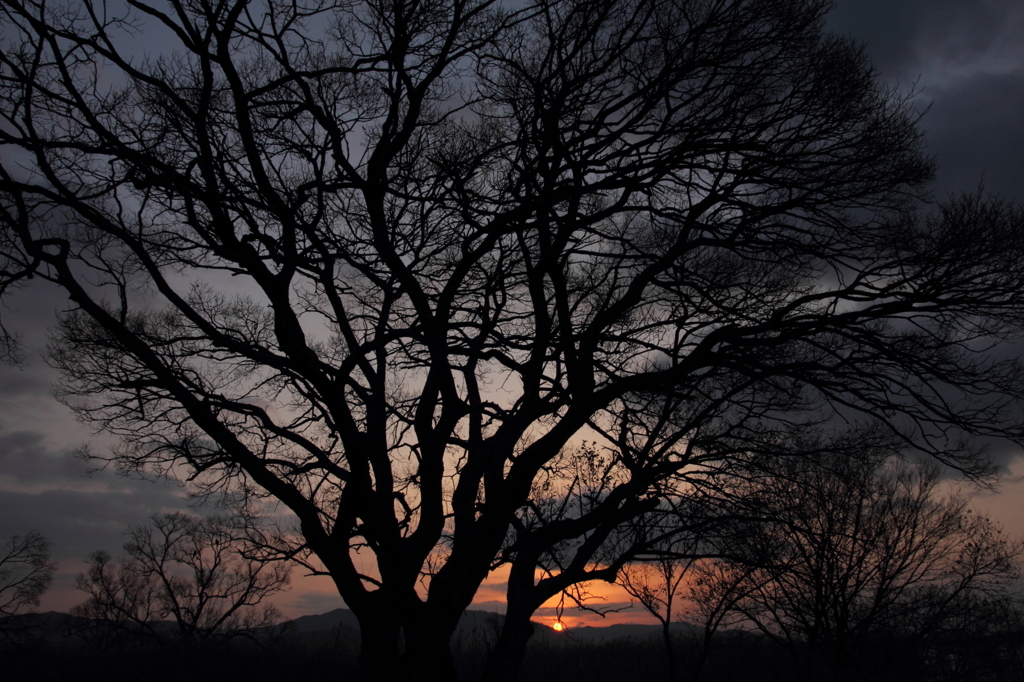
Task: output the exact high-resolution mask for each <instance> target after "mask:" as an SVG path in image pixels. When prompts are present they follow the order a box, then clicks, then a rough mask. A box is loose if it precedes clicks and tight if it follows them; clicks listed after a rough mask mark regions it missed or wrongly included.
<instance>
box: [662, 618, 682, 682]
mask: <svg viewBox="0 0 1024 682" xmlns="http://www.w3.org/2000/svg"><path fill="white" fill-rule="evenodd" d="M669 613H670V614H671V613H672V609H671V607H670V608H669ZM670 626H671V622H669V621H668V620H663V621H661V638H662V641H664V642H665V655H666V656H667V657H668V679H669V682H679V670H678V668H677V667H676V652H675V650H674V649H673V648H672V632H671V630H670Z"/></svg>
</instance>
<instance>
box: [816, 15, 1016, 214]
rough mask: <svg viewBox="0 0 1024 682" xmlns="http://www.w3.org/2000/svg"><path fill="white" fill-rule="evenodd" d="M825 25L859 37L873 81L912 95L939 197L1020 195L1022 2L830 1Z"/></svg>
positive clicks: (838, 31) (841, 32) (836, 30)
mask: <svg viewBox="0 0 1024 682" xmlns="http://www.w3.org/2000/svg"><path fill="white" fill-rule="evenodd" d="M828 25H829V28H830V29H831V30H833V31H835V32H837V33H840V34H843V35H848V36H851V37H853V38H854V39H856V40H859V41H862V42H863V43H864V44H865V45H866V47H867V51H868V54H869V56H870V58H871V60H872V62H873V63H874V64H875V66H876V67H877V68H878V69H879V71H880V77H881V78H882V80H883V81H885V82H887V83H889V84H893V85H896V86H897V87H899V88H900V89H901V90H902V91H903V92H904V93H910V92H911V91H913V92H915V93H916V96H915V105H916V106H917V107H918V108H919V109H920V110H922V111H924V110H925V109H927V110H928V111H927V113H926V115H925V116H924V118H923V120H922V124H921V125H922V129H923V130H925V132H926V135H927V137H926V139H927V144H928V152H929V153H930V154H932V155H934V156H935V157H936V159H937V160H938V162H939V165H940V170H939V173H938V177H937V182H936V190H937V193H938V196H939V197H942V196H943V195H945V194H946V193H947V192H959V191H973V190H975V189H977V187H978V186H979V184H980V183H981V181H982V178H983V177H984V180H985V186H986V189H988V190H989V191H992V192H997V193H1000V194H1003V195H1006V196H1008V197H1015V196H1016V197H1018V198H1020V197H1021V196H1022V195H1024V192H1022V191H1021V188H1022V187H1024V163H1022V162H1021V159H1022V158H1024V157H1022V153H1024V134H1022V132H1021V122H1022V121H1024V41H1022V40H1021V39H1020V36H1021V35H1024V3H1022V2H1020V0H903V1H901V2H891V1H888V0H839V2H838V3H837V5H836V8H835V10H834V12H833V13H832V14H831V15H830V16H829V20H828Z"/></svg>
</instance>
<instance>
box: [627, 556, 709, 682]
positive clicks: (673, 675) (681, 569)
mask: <svg viewBox="0 0 1024 682" xmlns="http://www.w3.org/2000/svg"><path fill="white" fill-rule="evenodd" d="M673 549H674V548H672V547H668V548H666V550H667V551H666V553H665V554H663V555H661V556H658V557H657V558H655V559H652V560H651V561H645V562H636V563H632V564H627V565H626V566H624V567H623V568H622V570H621V571H619V576H618V583H619V585H621V586H622V588H623V589H625V590H626V592H627V593H628V594H629V595H630V596H631V597H633V598H634V599H636V600H637V602H639V603H640V605H641V606H643V607H644V609H646V610H647V612H648V613H650V614H651V615H653V616H654V617H655V618H656V619H657V620H658V623H660V624H661V638H662V641H663V643H664V644H665V656H666V660H667V661H668V675H669V679H670V680H673V681H675V680H678V679H679V665H678V663H677V661H676V655H675V646H674V642H673V640H672V632H671V626H672V623H674V622H676V621H678V620H681V618H680V617H681V615H682V613H683V612H684V609H685V603H684V599H685V595H686V594H687V589H686V587H687V585H686V583H687V582H689V581H691V580H692V579H693V574H692V572H691V570H690V569H691V568H692V566H693V564H694V562H695V561H696V560H697V552H696V548H692V549H690V550H689V551H687V550H686V549H685V548H683V551H682V552H678V553H677V552H675V551H673ZM680 555H682V558H681V556H680Z"/></svg>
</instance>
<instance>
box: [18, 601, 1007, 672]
mask: <svg viewBox="0 0 1024 682" xmlns="http://www.w3.org/2000/svg"><path fill="white" fill-rule="evenodd" d="M328 615H329V614H328ZM484 615H485V616H486V614H484ZM66 618H67V617H66V616H61V615H60V614H46V618H45V619H43V622H42V624H41V626H40V627H39V628H38V629H37V630H36V631H35V636H33V637H31V638H25V639H23V640H22V641H20V642H19V643H18V644H17V646H10V645H8V646H6V647H4V648H3V649H2V650H0V679H2V680H5V681H8V682H20V681H22V680H25V681H29V680H31V681H33V682H34V681H39V682H49V681H53V682H93V681H95V682H101V681H102V682H122V681H123V682H150V681H151V682H182V681H185V680H187V681H188V682H206V681H207V680H209V681H211V682H213V681H216V682H264V681H266V682H285V681H286V682H307V681H308V682H321V681H324V682H349V681H352V682H358V680H359V674H358V664H357V651H358V633H357V631H356V630H355V628H354V627H353V625H352V624H351V623H350V622H348V620H347V618H345V617H342V618H337V617H334V618H331V617H328V616H316V617H311V619H310V620H306V621H305V622H303V619H300V621H298V622H296V623H295V624H293V625H292V626H290V627H289V628H288V629H287V630H286V631H284V632H283V633H280V634H279V636H278V637H276V638H275V639H274V640H273V641H266V642H263V643H262V644H261V645H257V644H254V643H252V642H249V641H241V640H235V641H232V642H219V643H213V644H203V645H200V644H190V645H185V644H181V643H165V644H162V645H158V644H152V643H150V644H141V645H139V644H136V645H130V646H126V645H123V644H122V645H120V646H117V645H113V644H107V645H106V646H105V647H98V646H97V645H96V643H95V642H91V643H90V642H86V641H84V640H83V639H82V638H81V637H78V636H75V635H68V634H67V632H68V631H67V625H68V624H67V622H66V620H64V619H66ZM316 619H320V620H319V621H317V620H316ZM494 625H495V623H493V622H489V621H488V619H487V618H486V617H480V616H478V617H477V620H476V621H472V622H468V623H467V627H465V628H463V629H462V630H460V632H459V633H457V635H456V637H455V638H454V640H453V644H454V649H455V654H456V658H457V663H458V666H459V669H460V670H459V672H460V680H463V681H467V682H468V681H472V682H476V681H477V680H479V679H480V674H481V671H482V669H483V664H484V660H485V658H486V652H487V648H488V641H489V638H490V637H493V632H494ZM61 628H64V629H63V631H62V629H61ZM655 633H656V631H655V630H654V629H653V628H650V629H645V628H632V629H630V628H628V627H626V628H619V629H617V630H616V629H607V630H606V629H601V628H586V629H580V630H577V631H576V632H570V633H567V635H554V633H551V632H550V631H548V630H546V629H544V630H540V629H539V630H538V634H537V635H536V636H535V637H534V638H533V639H532V640H531V643H530V647H529V650H528V652H527V658H526V661H525V663H524V668H523V670H522V675H521V677H520V679H522V680H528V681H529V682H548V681H552V680H558V681H560V680H573V681H576V680H581V681H585V682H605V681H607V682H613V681H614V682H633V681H637V682H640V681H643V682H660V681H665V682H690V680H693V679H694V677H693V674H692V673H693V668H694V665H695V664H696V662H697V661H698V660H699V658H700V656H699V652H700V648H699V641H698V639H697V637H696V635H697V631H696V630H695V629H692V628H688V627H685V626H682V627H679V628H677V629H676V631H675V633H674V640H675V651H674V655H675V657H676V661H677V665H678V670H679V675H678V677H677V678H676V680H675V681H672V680H671V679H670V677H669V674H668V670H669V668H668V663H667V656H666V651H665V648H664V645H663V643H662V641H661V640H660V639H658V638H657V637H656V636H652V635H654V634H655ZM490 641H493V640H490ZM696 679H698V680H700V681H701V682H725V681H730V682H731V681H735V682H751V681H757V682H775V681H778V682H783V681H785V682H790V681H797V682H801V681H804V680H806V681H808V682H810V681H812V680H815V681H817V680H824V681H835V682H860V681H862V680H863V681H864V682H868V681H870V682H889V681H890V680H891V681H892V682H897V681H898V682H932V681H935V682H944V681H947V680H948V681H950V682H954V681H957V682H959V681H962V682H988V681H991V682H1004V681H1005V682H1024V633H1020V632H1017V633H1012V634H1007V633H1003V634H1001V635H1000V636H999V637H996V638H992V639H991V640H988V641H974V642H966V641H962V638H961V639H960V640H958V639H957V638H955V637H953V638H950V639H949V640H948V641H946V642H944V643H942V644H941V645H940V646H936V645H935V644H934V643H933V644H931V645H929V646H928V647H924V646H921V645H919V643H916V642H913V641H893V640H888V641H879V642H875V643H873V644H872V645H871V646H869V647H866V648H864V649H862V650H861V651H859V652H858V653H857V655H856V656H854V657H852V659H851V660H849V661H847V662H846V663H845V664H844V665H843V666H840V667H836V665H835V662H834V660H831V659H829V658H828V657H827V656H825V655H823V654H822V653H820V652H808V651H806V650H804V651H795V652H794V651H789V650H787V649H786V648H784V647H781V646H779V645H777V644H776V643H774V642H772V641H769V640H768V639H766V638H765V637H763V636H760V635H755V634H750V633H722V634H720V635H719V636H718V640H717V642H716V643H715V645H714V646H713V647H712V649H711V653H710V656H709V657H708V658H707V660H706V661H705V662H704V664H703V665H702V667H701V669H700V671H699V674H698V676H697V678H696Z"/></svg>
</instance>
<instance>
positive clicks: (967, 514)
mask: <svg viewBox="0 0 1024 682" xmlns="http://www.w3.org/2000/svg"><path fill="white" fill-rule="evenodd" d="M940 482H941V481H940V477H939V472H938V469H937V467H935V466H933V465H911V464H908V463H906V462H905V461H902V460H892V459H885V458H878V457H875V458H862V459H859V460H857V459H851V458H848V457H836V456H825V457H823V458H822V459H820V460H817V461H813V460H812V461H808V460H792V461H789V462H785V463H783V464H776V466H775V467H774V468H773V471H772V472H771V474H770V475H765V476H761V477H757V478H751V479H749V480H746V481H744V482H743V483H742V487H744V488H745V491H744V496H745V499H746V501H747V503H748V504H750V505H751V507H752V508H756V509H757V516H759V517H760V519H758V520H754V521H750V522H748V523H747V524H746V527H745V528H743V529H742V531H741V532H739V533H738V534H737V535H735V536H733V538H732V540H731V542H730V546H729V549H728V553H730V554H732V555H733V557H735V558H734V559H733V560H732V561H720V562H717V563H716V564H714V565H713V568H712V569H711V570H710V571H705V572H704V575H702V578H701V581H700V583H698V585H699V589H698V590H696V591H695V592H694V594H693V598H694V599H695V600H697V601H698V602H704V603H705V604H708V605H711V606H712V607H713V608H714V609H718V610H722V609H721V606H723V605H724V606H725V607H726V608H725V610H728V611H731V612H732V614H733V617H736V616H741V617H742V619H743V620H745V621H746V622H747V624H748V625H750V624H752V625H754V626H756V627H757V628H758V629H760V630H761V631H762V632H763V633H765V634H766V635H768V636H770V637H772V638H774V639H776V640H777V641H779V642H781V643H784V644H786V645H787V646H789V647H790V648H791V649H792V650H794V651H795V650H797V649H798V648H802V647H808V648H809V649H810V650H812V651H817V652H820V653H823V654H824V655H825V656H826V657H827V658H828V659H829V660H830V661H831V665H832V666H833V671H832V672H833V674H839V673H840V672H842V671H844V670H848V669H849V667H850V666H851V665H852V663H853V661H854V657H855V656H863V655H864V654H865V653H867V649H866V646H867V644H868V643H870V642H873V641H879V639H880V636H881V639H884V638H887V637H902V638H916V639H922V638H927V637H929V636H930V635H931V634H933V633H935V632H939V631H941V630H943V629H944V628H945V627H946V624H948V623H950V622H952V621H956V620H957V619H959V618H962V617H966V616H967V614H969V613H971V612H975V611H978V610H979V608H980V606H981V605H982V603H983V602H986V601H988V600H996V601H1004V600H1006V599H1008V597H1009V596H1010V591H1009V588H1010V587H1012V586H1013V585H1014V583H1015V581H1016V579H1017V577H1018V575H1019V566H1018V562H1019V559H1020V556H1021V554H1022V553H1024V545H1022V543H1021V542H1020V541H1018V540H1013V539H1011V538H1009V537H1006V536H1005V535H1004V534H1003V533H1002V531H1001V530H1000V529H999V528H998V526H997V525H996V524H995V523H994V522H992V521H991V520H990V519H988V518H987V517H984V516H980V515H978V514H977V513H975V512H973V511H972V510H971V509H970V507H969V506H968V504H967V502H966V500H965V498H964V497H963V496H962V495H960V494H948V495H941V494H940V493H939V484H940ZM752 517H753V515H752ZM723 595H728V596H729V597H730V598H728V599H723V598H722V597H723ZM972 604H973V606H972Z"/></svg>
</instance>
